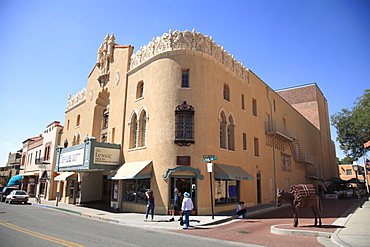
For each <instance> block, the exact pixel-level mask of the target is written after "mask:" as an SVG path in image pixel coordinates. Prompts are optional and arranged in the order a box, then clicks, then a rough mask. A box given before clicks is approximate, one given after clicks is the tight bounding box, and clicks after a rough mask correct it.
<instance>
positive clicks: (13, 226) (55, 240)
mask: <svg viewBox="0 0 370 247" xmlns="http://www.w3.org/2000/svg"><path fill="white" fill-rule="evenodd" d="M0 225H3V226H5V227H8V228H11V229H13V230H16V231H19V232H23V233H26V234H29V235H31V236H34V237H38V238H41V239H45V240H48V241H51V242H54V243H58V244H61V245H64V246H70V247H74V246H78V247H85V245H81V244H76V243H73V242H70V241H67V240H63V239H60V238H54V237H51V236H48V235H45V234H42V233H38V232H34V231H31V230H28V229H25V228H22V227H19V226H16V225H13V224H10V223H8V222H6V221H4V220H0Z"/></svg>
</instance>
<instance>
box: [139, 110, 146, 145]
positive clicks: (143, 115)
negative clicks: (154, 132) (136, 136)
mask: <svg viewBox="0 0 370 247" xmlns="http://www.w3.org/2000/svg"><path fill="white" fill-rule="evenodd" d="M139 124H140V146H141V147H144V146H145V138H146V112H145V111H143V112H142V113H141V114H140V121H139Z"/></svg>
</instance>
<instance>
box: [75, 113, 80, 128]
mask: <svg viewBox="0 0 370 247" xmlns="http://www.w3.org/2000/svg"><path fill="white" fill-rule="evenodd" d="M80 121H81V116H80V115H78V116H77V119H76V127H79V126H80Z"/></svg>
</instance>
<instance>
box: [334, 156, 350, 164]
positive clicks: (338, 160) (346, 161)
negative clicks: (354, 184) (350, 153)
mask: <svg viewBox="0 0 370 247" xmlns="http://www.w3.org/2000/svg"><path fill="white" fill-rule="evenodd" d="M352 162H353V159H351V158H350V157H344V158H343V159H341V160H340V159H339V158H337V164H338V165H348V164H352Z"/></svg>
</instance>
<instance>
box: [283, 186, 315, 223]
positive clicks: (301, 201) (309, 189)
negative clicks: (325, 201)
mask: <svg viewBox="0 0 370 247" xmlns="http://www.w3.org/2000/svg"><path fill="white" fill-rule="evenodd" d="M283 201H286V202H289V203H290V204H291V205H292V209H293V215H294V227H297V226H298V209H305V208H311V209H312V212H313V213H314V215H315V227H316V226H317V218H319V227H321V224H322V223H321V211H322V206H321V200H320V197H319V196H317V195H316V191H315V188H314V186H313V185H312V184H299V185H294V186H292V188H291V189H290V192H285V191H284V190H279V189H278V193H277V206H278V207H280V206H281V203H282V202H283Z"/></svg>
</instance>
